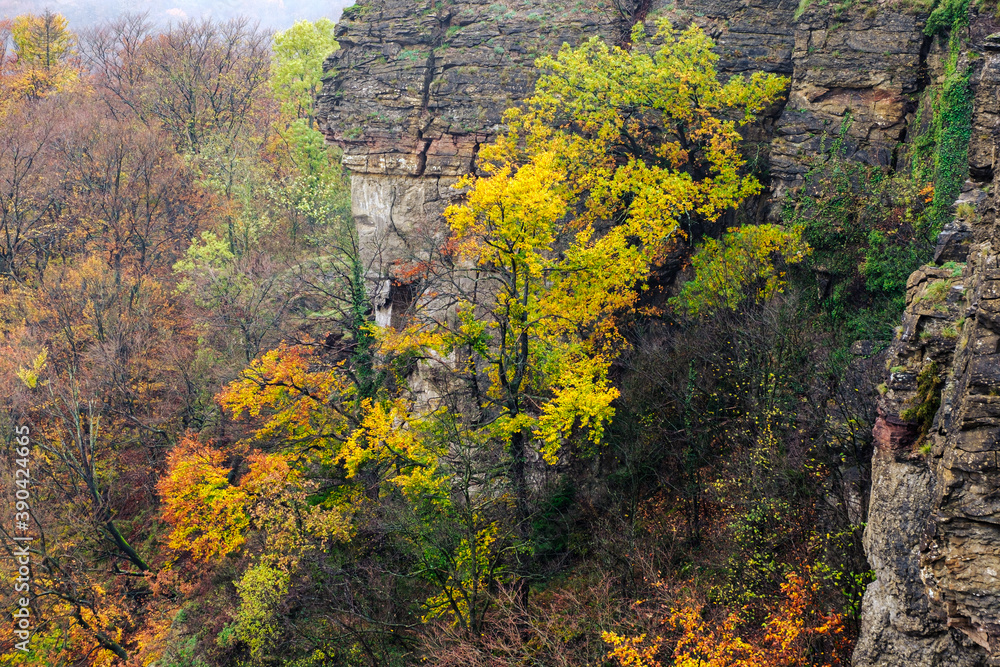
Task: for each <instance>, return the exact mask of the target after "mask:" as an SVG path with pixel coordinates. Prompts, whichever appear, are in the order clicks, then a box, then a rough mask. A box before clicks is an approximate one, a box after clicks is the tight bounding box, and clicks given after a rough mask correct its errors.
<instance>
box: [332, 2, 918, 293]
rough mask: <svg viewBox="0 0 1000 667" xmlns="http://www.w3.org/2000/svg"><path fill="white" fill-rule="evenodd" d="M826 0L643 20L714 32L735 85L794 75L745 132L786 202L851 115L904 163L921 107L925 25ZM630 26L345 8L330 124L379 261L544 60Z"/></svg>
mask: <svg viewBox="0 0 1000 667" xmlns="http://www.w3.org/2000/svg"><path fill="white" fill-rule="evenodd" d="M639 4H640V5H642V3H639ZM814 4H816V7H814V8H809V9H807V10H806V11H805V12H804V13H803V14H802V15H801V17H798V18H796V13H797V11H798V8H799V5H800V3H799V2H798V1H797V0H760V1H759V2H747V1H746V0H682V1H681V2H676V3H675V2H666V1H665V0H653V1H652V2H651V3H650V5H649V9H648V11H647V12H646V13H645V14H644V15H642V16H640V17H639V18H643V19H645V20H646V22H647V24H648V25H649V26H650V28H649V29H650V30H652V29H653V27H652V26H653V24H654V23H655V21H657V20H658V19H660V18H668V19H670V20H671V21H673V22H674V23H675V24H677V25H683V24H686V23H688V22H690V21H694V22H696V23H698V24H699V25H701V26H702V27H703V28H704V29H705V30H706V32H707V33H708V34H710V35H711V36H712V37H713V38H714V39H715V40H716V43H717V50H718V52H719V54H720V62H719V69H720V72H721V73H722V75H723V76H729V75H731V74H737V73H746V72H753V71H760V70H763V71H769V72H775V73H779V74H782V75H785V76H788V77H789V78H790V83H791V89H790V92H789V98H788V99H789V104H788V105H786V106H784V107H783V109H782V108H779V109H777V110H776V112H777V115H776V116H775V117H773V118H771V119H768V120H766V121H765V122H764V123H763V124H762V125H761V126H760V127H757V128H751V129H750V130H749V134H748V140H749V141H751V142H754V147H753V150H751V151H749V152H750V153H752V155H751V156H750V157H751V159H752V161H753V168H754V169H755V170H756V171H757V172H758V173H761V174H765V175H766V174H768V173H770V174H771V178H772V181H773V184H774V187H773V196H772V202H774V203H775V204H778V205H780V201H781V197H782V195H783V193H784V192H785V191H786V190H787V189H788V187H791V186H794V185H795V184H797V183H799V182H800V181H801V178H802V175H803V174H804V173H805V172H806V170H807V169H808V165H809V163H810V162H811V161H812V160H813V159H814V158H815V156H816V155H817V153H818V151H819V149H820V146H821V143H822V142H823V141H824V137H828V136H832V135H836V133H837V132H839V129H840V127H841V125H842V123H843V120H844V118H845V117H847V115H848V114H850V116H851V119H852V122H851V126H850V132H849V136H850V150H851V152H852V153H853V154H854V155H855V156H856V157H857V158H858V159H865V160H870V161H877V162H882V163H886V162H889V161H891V160H892V159H893V153H892V147H893V146H894V145H895V142H896V141H898V140H899V139H900V138H901V137H902V136H903V134H904V128H905V126H906V122H907V120H908V119H909V117H910V115H911V114H912V112H913V110H914V103H913V102H912V101H911V100H910V99H909V98H908V97H907V96H908V95H910V94H912V93H913V92H914V91H916V90H917V89H919V87H920V86H921V78H920V77H921V75H920V72H921V71H922V68H921V65H922V57H923V55H924V53H925V51H926V49H925V48H924V47H925V44H924V39H923V37H922V33H921V31H920V28H921V23H920V17H919V16H917V15H913V14H910V13H907V12H906V11H904V10H902V9H899V8H896V7H895V5H893V4H891V3H886V4H885V5H884V6H881V7H880V9H879V10H878V11H877V12H874V13H871V12H865V13H859V12H853V11H852V12H848V13H846V14H839V13H838V11H837V10H836V9H834V8H831V7H829V6H822V5H821V3H814ZM625 32H627V25H623V20H622V17H621V16H620V15H619V13H618V12H617V11H616V10H615V9H614V4H613V3H612V2H611V0H556V1H554V2H553V1H549V2H546V1H544V0H523V1H518V2H513V1H511V0H505V1H503V2H495V1H492V0H417V1H416V2H414V0H361V2H359V3H358V4H357V5H355V6H354V7H352V8H350V9H349V10H347V11H345V13H344V15H343V17H342V19H341V22H340V23H339V24H338V29H337V38H338V40H339V41H340V44H341V49H340V50H339V51H338V52H336V53H335V54H333V55H332V56H331V57H330V58H329V59H328V61H327V63H326V69H327V74H328V76H329V78H328V79H327V81H326V83H325V85H324V88H323V91H322V94H321V95H320V97H319V99H318V101H317V117H318V119H319V122H320V127H321V129H322V130H323V132H324V133H325V134H326V136H327V137H328V139H329V140H330V141H332V142H334V143H336V144H338V145H340V146H342V147H343V149H344V164H345V165H346V166H347V167H348V168H349V169H350V170H351V172H352V174H353V180H354V190H355V194H356V195H358V196H356V197H355V198H354V204H353V206H354V215H355V218H356V219H357V220H358V224H359V229H360V230H361V231H362V238H363V241H364V245H365V246H366V247H367V248H368V250H367V252H366V255H367V257H368V259H369V260H370V261H369V263H370V264H373V265H375V264H383V265H384V264H385V263H386V261H383V260H385V259H386V258H391V257H397V256H398V254H397V253H398V252H399V251H400V249H401V248H404V247H405V246H406V242H405V240H403V236H405V235H406V234H408V233H412V231H413V230H414V229H415V228H426V227H432V226H433V225H434V224H435V222H436V221H437V220H438V218H439V217H440V214H441V212H442V211H443V210H444V208H445V206H446V205H447V203H448V202H449V201H450V199H451V198H452V196H453V195H454V191H453V190H452V189H451V187H450V186H451V185H453V184H454V182H455V180H456V178H457V177H458V176H460V175H462V174H465V173H468V172H470V171H471V170H472V169H473V168H474V162H475V157H476V154H477V152H478V148H479V146H480V145H482V143H484V142H487V141H490V140H491V139H492V138H493V137H494V136H495V135H496V133H497V132H498V131H499V129H500V122H501V116H502V114H503V111H504V109H506V108H508V107H510V106H513V105H515V104H517V103H518V102H519V101H521V100H523V99H524V98H525V96H527V95H528V94H529V93H530V91H531V89H532V86H533V84H534V77H535V70H534V67H533V63H534V60H535V58H537V57H538V56H539V55H542V54H550V53H554V52H555V51H556V50H557V49H558V48H559V47H560V46H561V45H562V44H563V43H568V44H571V45H573V44H577V43H579V42H580V41H581V40H583V39H585V38H588V37H592V36H600V37H602V38H604V39H605V40H608V41H616V40H618V39H620V38H621V36H622V34H624V33H625ZM772 139H773V141H772ZM779 208H780V206H774V207H773V208H772V214H776V213H777V212H778V210H779ZM382 291H384V290H382Z"/></svg>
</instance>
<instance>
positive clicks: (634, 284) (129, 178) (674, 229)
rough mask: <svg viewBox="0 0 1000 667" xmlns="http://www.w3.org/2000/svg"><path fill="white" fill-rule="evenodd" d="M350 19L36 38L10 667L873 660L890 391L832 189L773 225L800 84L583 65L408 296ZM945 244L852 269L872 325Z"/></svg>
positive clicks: (621, 55) (22, 22)
mask: <svg viewBox="0 0 1000 667" xmlns="http://www.w3.org/2000/svg"><path fill="white" fill-rule="evenodd" d="M335 28H336V26H335V24H334V23H333V22H332V21H329V20H325V19H322V20H319V21H316V22H304V21H303V22H299V23H296V24H295V25H294V26H293V27H291V28H289V29H288V30H285V31H282V32H279V33H277V34H274V35H271V34H268V33H266V32H265V31H263V30H262V29H260V27H259V26H257V25H255V24H253V23H251V22H250V21H247V20H242V19H234V20H231V21H227V22H215V21H211V20H207V19H206V20H185V21H182V22H180V23H177V24H174V25H172V26H171V27H169V28H168V29H165V30H160V29H158V28H155V27H154V26H153V25H152V24H151V23H150V21H149V20H148V19H147V18H146V17H145V16H142V15H133V14H126V15H123V16H122V17H120V18H118V19H116V20H114V21H111V22H108V23H104V24H102V25H99V26H98V27H96V28H94V29H92V30H89V31H86V32H81V34H74V32H73V31H72V26H69V25H68V24H67V22H66V21H65V19H64V18H63V17H61V16H60V15H58V14H53V13H50V12H45V13H44V14H42V15H40V16H35V15H25V16H20V17H17V18H15V19H13V20H12V21H6V22H3V23H0V41H2V43H3V44H4V45H5V50H4V51H2V52H0V123H2V127H3V132H2V133H0V332H2V337H3V339H2V341H0V345H2V346H3V353H2V354H0V373H2V374H3V377H4V382H3V383H2V385H0V386H2V387H3V390H2V391H3V400H2V403H0V405H2V406H3V409H2V411H0V414H2V420H3V426H4V432H5V433H6V434H7V435H5V436H4V437H5V440H4V443H5V449H4V457H3V461H4V466H3V475H2V476H3V484H2V487H0V495H3V496H4V498H6V499H7V500H8V501H10V504H11V506H14V502H15V500H16V488H17V487H16V485H15V483H14V479H15V476H16V475H15V470H16V468H17V466H18V465H19V464H17V460H18V457H19V456H20V458H22V459H24V457H23V456H22V455H19V454H17V452H18V451H19V447H18V444H19V442H20V441H19V440H17V434H18V433H19V431H18V429H19V428H21V427H22V426H28V427H29V428H30V442H31V455H30V463H31V468H32V470H31V477H32V484H31V497H32V504H31V516H30V519H31V521H30V525H31V528H30V530H31V533H32V535H33V536H34V538H35V539H34V540H33V541H32V543H31V547H30V548H31V564H32V566H31V578H30V590H31V597H30V605H29V606H30V609H31V613H32V615H33V618H34V619H35V623H36V625H34V626H33V634H32V639H31V646H30V651H29V652H27V653H25V652H24V651H22V650H20V649H18V648H17V647H16V645H17V639H18V636H17V635H16V634H14V626H13V625H11V624H7V625H5V626H3V628H2V629H0V653H2V655H3V660H4V661H5V663H7V664H21V665H38V664H45V665H51V666H53V667H58V666H62V665H67V666H68V665H149V664H154V663H155V664H157V665H161V666H163V667H166V666H170V667H181V666H185V667H187V666H197V667H208V666H212V665H219V666H222V665H248V666H249V665H288V666H293V665H294V666H295V667H308V666H319V665H352V666H355V665H357V666H361V665H366V666H369V667H376V666H379V667H388V666H393V665H399V666H402V665H411V664H426V663H432V664H437V665H470V666H474V665H483V666H486V665H491V666H496V665H510V666H513V665H525V664H539V665H541V664H544V665H583V664H602V665H621V666H622V667H656V666H658V665H666V664H675V665H691V666H694V665H703V664H712V665H737V664H738V665H753V666H757V665H760V666H762V667H763V666H764V665H779V664H780V665H840V664H846V662H845V661H846V660H847V656H848V653H849V647H850V643H851V641H853V638H854V637H855V636H856V633H857V625H858V618H859V614H860V595H861V592H862V591H863V590H864V586H865V585H866V584H867V583H868V581H869V580H870V572H869V567H868V564H867V562H866V561H865V560H864V556H863V553H862V551H861V547H860V532H861V530H862V528H863V523H864V516H863V514H862V515H858V514H857V513H853V510H850V509H849V508H850V507H853V505H850V502H852V501H851V498H849V496H850V493H851V491H850V488H849V485H848V484H846V483H844V482H843V477H844V476H845V475H847V474H848V473H849V474H855V475H858V476H860V477H864V475H866V474H867V469H866V466H867V463H866V455H867V454H868V453H869V450H868V449H867V448H868V447H869V444H870V437H869V436H868V434H867V431H866V429H867V428H868V427H867V424H868V423H869V422H870V421H871V416H872V415H871V410H872V408H871V404H870V401H869V402H866V400H867V399H866V397H865V396H863V395H861V394H859V392H857V391H855V390H856V388H857V386H866V385H865V384H864V383H865V382H867V381H868V380H869V379H870V377H869V376H870V375H871V374H872V373H874V371H875V370H877V369H873V368H872V367H868V366H866V367H863V368H862V367H858V366H854V367H852V370H851V372H850V373H847V372H846V371H845V370H844V367H845V364H844V363H843V358H844V349H845V344H848V343H850V342H851V341H847V340H845V339H844V334H843V332H842V330H841V329H840V328H839V322H838V320H837V318H838V317H839V316H840V314H841V313H840V311H838V310H837V308H836V304H833V305H831V302H830V301H824V302H823V303H818V304H817V303H815V299H814V300H813V301H810V299H811V298H812V297H811V296H810V295H812V294H814V293H815V285H814V276H813V274H812V273H810V271H811V270H812V268H813V267H814V266H815V265H814V262H815V261H817V260H816V256H817V255H821V256H823V257H826V256H827V255H826V254H825V253H829V252H830V247H829V244H825V243H824V238H825V237H824V236H823V232H824V230H826V229H827V227H828V223H829V221H830V219H831V215H830V214H829V210H828V209H827V208H824V205H825V202H826V200H823V199H822V198H821V197H814V198H810V197H812V195H814V194H815V190H814V191H812V194H808V193H807V194H802V193H799V194H798V195H796V196H797V197H799V199H795V200H791V199H790V200H789V207H788V210H787V211H786V213H785V217H784V219H783V220H779V221H771V222H767V223H763V222H762V221H761V220H759V219H758V217H759V216H756V215H755V214H754V215H751V214H748V213H747V210H748V207H749V206H751V204H753V205H756V204H755V203H754V202H757V198H758V197H759V195H761V193H762V192H763V191H764V188H765V184H763V183H762V182H761V180H760V176H761V174H760V173H759V172H758V171H756V170H755V169H754V168H753V165H751V164H750V162H749V161H748V159H747V158H746V156H745V153H746V146H747V141H748V140H747V136H748V135H749V134H750V133H751V131H753V130H755V129H759V127H761V126H762V120H761V118H762V116H764V115H766V114H768V113H773V112H774V109H775V108H777V107H779V106H780V105H781V104H782V103H783V101H784V96H785V95H786V91H787V87H788V80H787V79H786V78H784V77H781V76H778V75H775V74H767V73H764V72H755V73H752V74H749V75H746V76H742V75H733V76H728V77H720V72H719V71H718V63H719V56H718V55H717V53H716V51H715V44H714V42H713V41H712V40H711V39H710V38H709V37H708V36H707V35H706V34H705V33H704V32H703V31H702V29H701V28H699V27H698V26H697V25H696V24H695V23H693V22H687V23H677V24H676V25H674V24H671V23H670V22H668V21H663V22H660V23H659V24H658V26H657V28H656V31H655V33H653V34H647V33H646V29H645V27H644V25H643V23H642V22H638V23H637V24H636V26H635V28H634V29H633V30H632V32H631V35H630V38H629V39H627V40H626V43H625V44H624V45H614V44H609V43H606V42H605V41H603V40H601V39H599V38H591V39H589V40H585V41H582V42H581V43H579V44H578V45H577V46H575V47H573V46H570V45H563V46H562V48H561V49H560V50H559V51H558V52H557V53H555V54H552V55H548V56H543V57H540V58H539V59H538V60H537V62H536V63H535V67H536V71H535V72H534V73H533V76H534V79H535V83H534V88H533V92H532V93H531V94H530V95H529V96H528V97H527V99H525V100H524V101H523V102H521V103H520V104H518V105H516V106H514V107H512V108H510V109H508V110H507V111H506V113H505V114H504V116H503V124H502V131H501V132H500V133H499V135H498V136H496V137H495V138H494V139H493V140H492V141H491V143H489V144H484V145H482V146H481V147H480V148H479V152H478V156H477V159H476V162H475V165H474V169H473V172H472V173H470V174H468V175H466V176H464V177H463V178H461V179H460V180H459V182H458V183H457V184H456V186H455V188H454V189H453V190H452V191H451V192H450V197H451V200H450V201H451V205H449V206H448V207H447V208H445V210H444V211H443V216H442V217H441V219H440V221H439V222H440V229H437V230H432V231H431V232H429V233H427V234H426V235H424V236H419V235H414V238H413V239H412V242H413V245H412V246H411V247H409V248H408V249H407V250H406V252H407V253H408V254H407V255H406V256H403V257H397V258H394V259H395V260H396V261H394V263H393V264H392V271H393V273H392V275H391V276H388V277H387V276H385V275H382V274H380V273H379V271H380V269H379V267H376V266H374V262H373V261H372V260H371V257H370V256H369V255H366V253H365V252H363V249H362V239H361V238H359V234H358V230H357V229H356V227H355V224H354V220H353V219H352V217H351V187H350V180H349V174H348V173H347V172H346V171H345V170H344V168H343V167H342V166H341V153H340V150H339V149H338V148H336V147H334V146H332V145H330V144H329V143H327V142H326V140H325V137H324V135H323V134H322V133H321V132H320V130H319V123H318V122H317V108H316V99H317V95H318V94H319V93H320V91H321V87H322V85H323V76H324V74H323V62H324V60H325V59H326V58H327V57H328V56H329V55H330V54H331V53H332V52H334V51H335V50H336V49H338V48H339V45H338V43H337V40H336V39H335V34H336V29H335ZM346 43H347V42H345V44H346ZM7 45H10V49H9V50H6V46H7ZM837 150H838V149H837V146H835V149H834V151H833V152H832V153H831V156H830V159H829V160H828V161H826V162H824V163H822V164H820V165H817V166H816V168H815V169H814V170H813V171H811V172H810V178H813V179H815V180H816V181H817V182H820V183H824V182H828V181H836V179H838V178H842V175H843V173H844V172H843V171H838V170H843V169H846V167H844V160H843V159H842V158H843V156H842V155H840V154H839V153H838V152H837ZM851 178H854V177H848V178H847V180H848V181H851ZM894 178H895V177H894V176H890V175H887V176H886V180H885V181H884V183H885V185H884V189H882V190H880V191H879V192H880V196H883V197H884V198H885V199H886V200H889V199H893V198H898V197H905V196H910V195H912V193H913V191H914V190H915V187H914V184H913V183H911V182H910V181H905V182H904V181H902V180H899V179H896V180H893V179H894ZM855 180H857V179H855ZM836 182H841V181H836ZM838 201H839V200H838ZM857 204H858V202H857V201H855V200H850V201H849V202H848V203H846V204H844V206H845V207H846V208H847V209H850V210H852V211H853V210H854V208H852V207H856V206H857ZM837 215H839V213H838V214H837ZM858 215H859V216H861V214H860V213H859V214H858ZM834 217H835V216H834ZM862 217H863V216H862ZM864 219H865V220H869V222H870V224H872V225H874V226H876V227H878V228H879V229H882V227H884V226H885V225H882V224H881V223H880V222H878V221H876V222H871V220H873V219H874V218H871V217H870V216H869V217H868V218H864ZM919 229H920V230H922V231H920V233H916V232H915V233H914V234H913V235H911V236H907V237H906V239H905V240H904V241H901V243H904V244H905V245H906V248H907V249H908V250H907V252H908V254H907V255H906V258H905V260H899V263H898V264H894V263H893V262H894V261H895V260H893V259H892V258H886V257H882V256H881V255H878V252H879V251H878V248H877V247H876V246H877V245H878V244H877V243H875V242H873V241H872V240H871V239H872V237H870V236H865V238H864V239H860V240H859V239H855V240H854V241H852V244H853V245H851V246H850V254H849V257H850V259H849V260H845V263H844V265H843V271H844V274H845V275H846V276H848V278H845V280H844V281H843V283H842V285H848V284H850V285H852V286H853V287H851V289H854V292H852V293H851V297H850V298H855V299H859V300H865V302H866V303H868V304H869V305H870V307H871V310H870V312H871V315H870V317H869V319H870V320H871V321H872V322H877V323H882V322H884V321H888V320H889V319H891V317H893V316H895V315H897V314H898V309H897V310H893V308H897V306H898V303H896V302H895V301H892V294H891V292H892V290H893V289H896V287H898V285H897V284H896V282H892V280H896V279H898V276H899V275H902V274H903V273H905V269H906V267H908V266H909V264H905V263H904V262H912V261H916V260H919V258H920V257H921V256H922V255H921V253H924V252H925V251H926V248H925V247H924V241H923V240H922V239H923V238H924V237H923V236H921V234H924V235H925V236H926V234H927V233H929V232H928V231H927V230H929V229H930V227H926V228H924V227H919ZM859 238H860V237H859ZM855 241H856V242H855ZM876 255H878V257H882V260H883V263H882V264H879V263H878V262H877V261H876V260H877V259H878V257H876ZM844 256H848V254H847V253H845V255H844ZM862 257H863V258H864V259H861V258H862ZM914 258H916V259H914ZM824 261H826V260H824ZM831 265H832V264H831ZM838 266H839V265H838ZM861 271H867V273H866V274H865V275H867V276H869V277H871V276H875V277H871V283H870V284H868V283H865V284H864V285H861V283H858V282H857V280H856V277H857V274H858V273H859V272H861ZM386 280H390V281H391V283H392V286H393V288H394V289H397V290H399V293H400V294H403V293H404V288H405V295H406V299H405V303H404V302H403V301H401V302H400V303H399V304H398V305H399V308H398V309H397V310H396V311H394V312H393V316H392V318H391V319H392V321H391V322H388V323H385V322H382V323H381V324H379V323H377V322H376V313H375V311H374V308H373V298H374V297H375V296H376V294H377V293H378V291H379V289H381V287H380V286H381V285H382V284H383V283H384V282H385V281H386ZM852 281H853V282H852ZM862 282H863V281H862ZM859 285H861V286H859ZM844 289H847V288H846V287H844ZM838 298H839V297H838ZM843 298H847V297H843ZM821 301H822V299H821ZM872 327H873V329H874V328H876V327H875V325H874V324H873V325H872ZM869 366H872V365H871V364H870V365H869ZM866 374H867V375H866ZM859 378H861V379H859ZM851 383H854V384H851ZM868 384H873V383H870V382H869V383H868ZM845 471H847V472H845ZM15 537H16V535H15V532H14V531H12V530H10V529H9V528H7V527H6V525H5V527H3V528H0V543H2V544H3V548H4V550H5V557H6V560H5V566H4V567H5V568H6V569H5V570H4V574H3V576H4V577H5V578H6V579H9V580H10V583H11V584H12V585H11V586H10V587H8V588H5V589H4V596H5V597H4V601H5V603H6V604H7V606H9V607H10V608H11V609H14V608H15V607H16V605H17V604H19V601H18V599H17V598H18V597H19V596H17V594H16V593H15V592H14V588H13V577H14V574H13V573H15V572H16V568H14V567H7V566H8V565H10V564H11V563H14V562H15V554H16V549H18V548H19V547H18V542H17V541H16V539H15Z"/></svg>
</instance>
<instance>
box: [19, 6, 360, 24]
mask: <svg viewBox="0 0 1000 667" xmlns="http://www.w3.org/2000/svg"><path fill="white" fill-rule="evenodd" d="M354 2H355V0H0V18H13V17H14V16H17V15H18V14H28V13H31V14H39V13H41V12H42V11H44V10H45V9H46V8H48V9H51V10H52V11H53V12H58V13H60V14H62V15H63V16H65V17H66V18H67V19H68V20H69V25H70V29H74V30H80V29H82V28H87V27H90V26H92V25H93V24H94V23H96V22H98V21H101V20H104V19H107V18H111V17H113V16H116V15H117V14H119V13H121V12H125V11H148V12H149V16H150V18H152V19H153V20H154V21H156V22H157V23H160V24H162V25H166V24H167V23H169V22H170V21H177V20H178V19H183V18H188V17H194V18H200V17H202V16H210V17H212V18H218V19H228V18H230V17H232V16H236V15H239V14H242V15H244V16H249V17H251V18H254V19H257V20H259V21H260V23H261V25H262V26H264V27H267V28H271V29H273V30H283V29H285V28H287V27H289V26H290V25H292V24H293V23H295V21H298V20H300V19H308V20H310V21H315V20H316V19H318V18H323V17H326V18H329V19H333V20H337V19H339V18H340V12H341V11H342V10H343V9H344V7H349V6H351V5H353V4H354Z"/></svg>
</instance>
